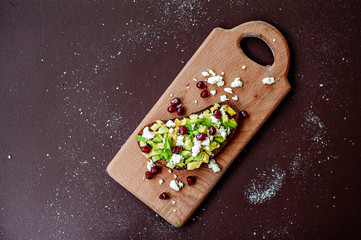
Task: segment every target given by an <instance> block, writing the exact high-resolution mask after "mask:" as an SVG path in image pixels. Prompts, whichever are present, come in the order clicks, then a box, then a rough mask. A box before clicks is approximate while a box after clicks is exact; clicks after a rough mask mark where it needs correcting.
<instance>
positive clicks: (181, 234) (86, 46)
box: [0, 0, 361, 239]
mask: <svg viewBox="0 0 361 240" xmlns="http://www.w3.org/2000/svg"><path fill="white" fill-rule="evenodd" d="M12 2H13V3H15V4H16V6H14V5H13V4H11V3H10V2H8V1H5V0H1V1H0V42H1V45H0V80H1V87H0V110H1V114H0V134H1V136H0V156H1V161H0V173H1V175H0V187H1V194H0V238H1V239H141V238H144V239H146V238H150V239H191V238H193V239H232V238H234V239H356V238H358V237H360V233H361V230H360V228H361V227H360V226H361V220H360V219H361V217H360V216H361V209H360V206H361V204H360V203H361V193H360V189H361V188H360V182H361V177H360V176H361V174H360V172H361V150H360V147H361V146H360V137H361V136H360V131H361V124H360V117H361V111H360V110H361V108H360V102H361V94H360V92H361V81H360V79H359V78H360V76H361V68H360V62H361V58H360V50H361V48H360V39H361V31H360V29H361V27H360V25H361V17H360V16H361V14H360V12H361V4H360V2H359V1H334V0H333V1H267V0H263V1H214V0H210V1H195V0H187V1H171V0H167V1H155V2H150V1H136V0H134V1H100V0H99V1H96V0H94V1H90V0H89V1H70V0H68V1H66V0H63V1H21V0H12ZM251 20H264V21H267V22H269V23H271V24H273V25H274V26H276V27H277V28H278V29H279V30H280V31H281V32H282V33H283V34H284V36H285V38H286V39H287V41H288V43H289V46H290V50H291V68H290V72H289V80H290V83H291V86H292V90H291V92H290V93H289V95H288V96H287V97H286V99H285V100H284V101H283V102H282V103H281V105H280V106H279V107H278V108H277V110H276V111H275V112H274V114H272V116H271V117H270V119H269V120H268V121H267V123H266V124H265V125H264V126H263V127H262V129H261V130H260V131H259V132H258V133H257V134H256V136H255V137H254V138H253V139H252V141H251V142H250V143H249V144H248V146H247V148H246V150H245V151H243V152H242V153H241V154H240V155H239V157H238V158H237V160H236V161H235V162H234V164H233V165H232V167H231V168H230V169H229V170H228V171H227V173H226V174H225V176H224V177H223V178H222V179H221V181H220V182H219V183H218V184H217V185H216V187H215V188H214V189H213V191H212V192H211V193H210V195H209V196H208V197H207V198H206V200H205V201H204V202H203V203H202V204H201V206H200V208H199V209H198V210H197V211H196V212H195V213H194V215H193V216H192V217H191V219H190V220H189V221H188V222H187V223H186V225H185V226H183V227H182V228H179V229H177V228H174V227H172V226H171V225H169V224H168V223H167V222H166V221H165V220H163V219H162V218H161V217H159V216H157V215H156V214H155V213H154V212H153V211H152V210H150V209H149V208H148V207H147V206H146V205H144V204H143V203H142V202H141V201H139V200H138V199H137V198H135V197H134V196H132V195H131V194H130V193H129V192H127V191H126V190H125V189H124V188H123V187H121V186H120V185H119V184H118V183H116V182H115V181H114V180H113V179H112V178H110V177H109V176H108V175H107V174H106V172H105V168H106V166H107V165H108V163H109V162H110V161H111V159H112V157H113V156H114V155H115V153H116V152H117V151H118V150H119V148H120V147H121V145H122V144H123V143H124V142H125V141H126V139H127V137H128V136H129V135H130V133H131V132H132V131H133V130H134V129H135V127H136V126H137V125H138V123H139V122H140V121H141V120H142V118H143V117H144V116H145V115H146V114H147V112H148V111H149V109H150V108H151V107H152V106H153V104H154V103H155V102H156V101H157V100H158V98H159V97H160V95H161V94H162V92H163V91H164V90H165V89H166V88H167V86H168V85H169V84H170V83H171V82H172V80H173V79H174V77H175V76H176V75H177V74H178V72H179V71H180V70H181V69H182V67H183V66H184V65H185V63H186V62H187V60H188V59H189V58H190V57H191V56H192V55H193V53H194V52H195V51H196V50H197V48H198V47H199V46H200V44H201V43H202V41H203V40H204V39H205V38H206V37H207V35H208V34H209V33H210V32H211V30H212V29H213V28H215V27H223V28H232V27H235V26H237V25H239V24H241V23H244V22H247V21H251ZM253 46H254V47H255V49H254V50H253V51H254V52H255V53H256V55H257V52H258V54H260V53H263V52H264V51H263V50H262V49H261V48H259V49H261V50H257V49H258V48H257V46H258V45H257V44H254V45H253ZM249 47H250V48H251V47H252V41H251V43H250V46H249ZM266 58H267V55H266ZM266 60H267V59H266Z"/></svg>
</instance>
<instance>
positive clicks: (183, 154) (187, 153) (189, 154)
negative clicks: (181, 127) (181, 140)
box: [180, 150, 192, 159]
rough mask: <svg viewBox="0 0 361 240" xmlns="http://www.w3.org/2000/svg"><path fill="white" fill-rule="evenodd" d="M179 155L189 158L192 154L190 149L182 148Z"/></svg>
mask: <svg viewBox="0 0 361 240" xmlns="http://www.w3.org/2000/svg"><path fill="white" fill-rule="evenodd" d="M180 155H182V156H183V157H184V158H186V159H187V158H190V157H191V156H192V153H191V152H190V151H186V150H184V151H181V152H180Z"/></svg>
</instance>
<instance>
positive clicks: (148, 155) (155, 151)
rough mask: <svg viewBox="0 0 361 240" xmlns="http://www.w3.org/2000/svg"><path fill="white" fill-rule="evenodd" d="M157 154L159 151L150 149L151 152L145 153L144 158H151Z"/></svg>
mask: <svg viewBox="0 0 361 240" xmlns="http://www.w3.org/2000/svg"><path fill="white" fill-rule="evenodd" d="M158 154H159V151H157V150H155V149H152V151H150V153H146V154H145V156H146V157H147V158H149V157H151V156H154V155H158Z"/></svg>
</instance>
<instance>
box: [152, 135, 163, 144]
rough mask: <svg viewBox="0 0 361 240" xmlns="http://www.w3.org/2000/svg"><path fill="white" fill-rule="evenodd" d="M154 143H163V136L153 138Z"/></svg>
mask: <svg viewBox="0 0 361 240" xmlns="http://www.w3.org/2000/svg"><path fill="white" fill-rule="evenodd" d="M153 142H155V143H160V142H163V137H162V135H158V136H155V137H154V138H153Z"/></svg>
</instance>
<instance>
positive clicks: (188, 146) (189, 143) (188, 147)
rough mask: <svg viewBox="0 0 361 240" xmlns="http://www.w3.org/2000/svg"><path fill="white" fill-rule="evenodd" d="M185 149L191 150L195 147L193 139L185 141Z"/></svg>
mask: <svg viewBox="0 0 361 240" xmlns="http://www.w3.org/2000/svg"><path fill="white" fill-rule="evenodd" d="M183 147H184V149H185V150H189V151H191V150H192V147H193V144H192V141H191V140H190V139H187V140H186V141H185V143H184V146H183Z"/></svg>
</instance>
